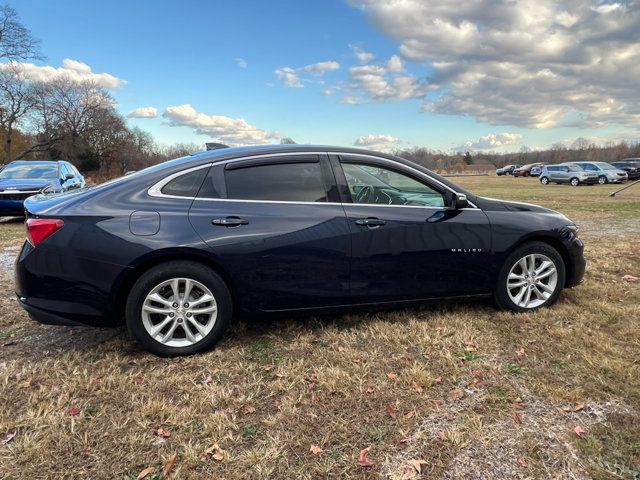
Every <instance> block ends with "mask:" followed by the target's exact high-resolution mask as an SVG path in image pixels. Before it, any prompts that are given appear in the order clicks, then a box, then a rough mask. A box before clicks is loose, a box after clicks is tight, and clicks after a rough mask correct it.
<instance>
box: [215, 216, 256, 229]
mask: <svg viewBox="0 0 640 480" xmlns="http://www.w3.org/2000/svg"><path fill="white" fill-rule="evenodd" d="M211 223H212V224H213V225H218V226H221V227H239V226H240V225H249V220H245V219H244V218H240V217H226V218H215V219H213V220H211Z"/></svg>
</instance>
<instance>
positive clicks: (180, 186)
mask: <svg viewBox="0 0 640 480" xmlns="http://www.w3.org/2000/svg"><path fill="white" fill-rule="evenodd" d="M206 174H207V169H206V168H199V169H198V170H194V171H192V172H189V173H185V174H184V175H180V176H179V177H176V178H174V179H173V180H171V181H170V182H169V183H167V184H166V185H165V186H164V187H162V193H163V194H164V195H174V196H177V197H195V196H196V195H197V194H198V190H199V189H200V185H202V182H203V180H204V177H205V175H206Z"/></svg>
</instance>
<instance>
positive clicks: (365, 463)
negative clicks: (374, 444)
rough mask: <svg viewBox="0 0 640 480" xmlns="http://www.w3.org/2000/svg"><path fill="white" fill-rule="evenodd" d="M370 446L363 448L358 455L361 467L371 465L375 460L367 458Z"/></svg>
mask: <svg viewBox="0 0 640 480" xmlns="http://www.w3.org/2000/svg"><path fill="white" fill-rule="evenodd" d="M369 450H371V447H367V448H363V449H362V450H360V454H359V455H358V465H360V466H361V467H373V466H374V465H375V462H374V461H373V460H371V459H370V458H369Z"/></svg>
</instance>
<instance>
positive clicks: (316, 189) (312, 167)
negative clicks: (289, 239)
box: [224, 162, 327, 202]
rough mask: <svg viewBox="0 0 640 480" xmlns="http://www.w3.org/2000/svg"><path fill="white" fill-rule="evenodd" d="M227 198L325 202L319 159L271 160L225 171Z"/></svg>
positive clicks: (325, 196)
mask: <svg viewBox="0 0 640 480" xmlns="http://www.w3.org/2000/svg"><path fill="white" fill-rule="evenodd" d="M224 177H225V183H226V186H227V198H230V199H238V200H267V201H279V202H326V201H327V193H326V189H325V186H324V182H323V180H322V170H321V168H320V163H318V162H300V163H272V164H263V165H255V166H246V167H245V166H243V167H239V168H232V169H230V170H225V172H224Z"/></svg>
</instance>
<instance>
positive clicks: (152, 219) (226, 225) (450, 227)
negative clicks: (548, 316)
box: [16, 145, 585, 356]
mask: <svg viewBox="0 0 640 480" xmlns="http://www.w3.org/2000/svg"><path fill="white" fill-rule="evenodd" d="M25 209H26V213H27V220H26V227H27V241H26V242H25V243H24V246H23V247H22V250H21V252H20V255H19V256H18V259H17V261H16V293H17V296H18V299H19V302H20V304H21V305H22V307H23V308H24V309H25V310H26V311H27V312H28V313H29V315H30V316H31V317H32V318H33V319H35V320H37V321H39V322H42V323H47V324H57V325H78V324H82V325H93V326H114V325H118V324H120V323H122V321H123V320H124V321H125V322H126V324H127V326H128V328H129V329H130V331H131V332H132V334H133V336H134V337H135V338H136V339H137V341H138V342H139V343H140V344H141V345H142V346H143V347H144V348H146V349H147V350H149V351H151V352H153V353H155V354H158V355H163V356H173V355H186V354H192V353H195V352H198V351H202V350H205V349H208V348H211V347H212V346H213V345H214V344H215V343H216V342H217V341H218V340H219V339H220V338H221V337H222V335H223V333H224V331H225V329H226V328H227V327H228V325H229V323H230V321H231V319H232V316H233V315H234V314H240V313H244V314H258V313H262V312H288V311H323V310H324V311H326V310H339V309H343V308H346V307H354V306H356V307H357V306H368V307H372V306H373V307H375V306H382V305H386V304H394V305H395V304H402V303H406V302H419V301H430V300H437V299H440V300H442V299H483V298H493V299H494V301H495V303H496V304H497V305H498V306H499V307H500V308H502V309H507V310H512V311H515V312H527V311H531V310H535V309H538V308H541V307H548V306H550V305H552V304H553V303H554V302H555V301H556V300H557V299H558V296H559V295H560V293H561V291H562V289H563V288H565V287H572V286H575V285H577V284H579V283H580V282H581V280H582V276H583V273H584V269H585V260H584V257H583V244H582V242H581V240H580V239H579V238H578V231H577V227H576V226H575V225H574V224H573V223H572V222H571V221H570V220H569V219H567V218H566V217H565V216H563V215H561V214H560V213H557V212H554V211H552V210H548V209H546V208H542V207H538V206H535V205H529V204H524V203H515V202H507V201H502V200H494V199H488V198H483V197H480V196H477V195H474V194H473V193H471V192H468V191H466V190H465V189H463V188H461V187H459V186H457V185H456V184H454V183H452V182H450V181H449V180H447V179H445V178H443V177H441V176H439V175H437V174H435V173H433V172H431V171H429V170H427V169H425V168H423V167H421V166H420V165H416V164H414V163H411V162H409V161H407V160H404V159H402V158H398V157H395V156H391V155H387V154H382V153H376V152H369V151H362V150H356V149H348V148H333V147H309V146H301V145H279V146H262V147H243V148H225V149H221V150H215V151H209V152H203V153H198V154H194V155H191V156H188V157H184V158H179V159H176V160H172V161H169V162H165V163H163V164H160V165H155V166H153V167H150V168H147V169H145V170H141V171H139V172H136V173H133V174H131V175H128V176H125V177H122V178H119V179H116V180H113V181H111V182H107V183H104V184H102V185H98V186H95V187H93V188H89V189H83V190H80V191H76V192H69V193H62V194H58V195H55V194H54V195H46V196H45V195H40V196H36V197H31V198H29V199H28V200H27V201H26V202H25Z"/></svg>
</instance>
